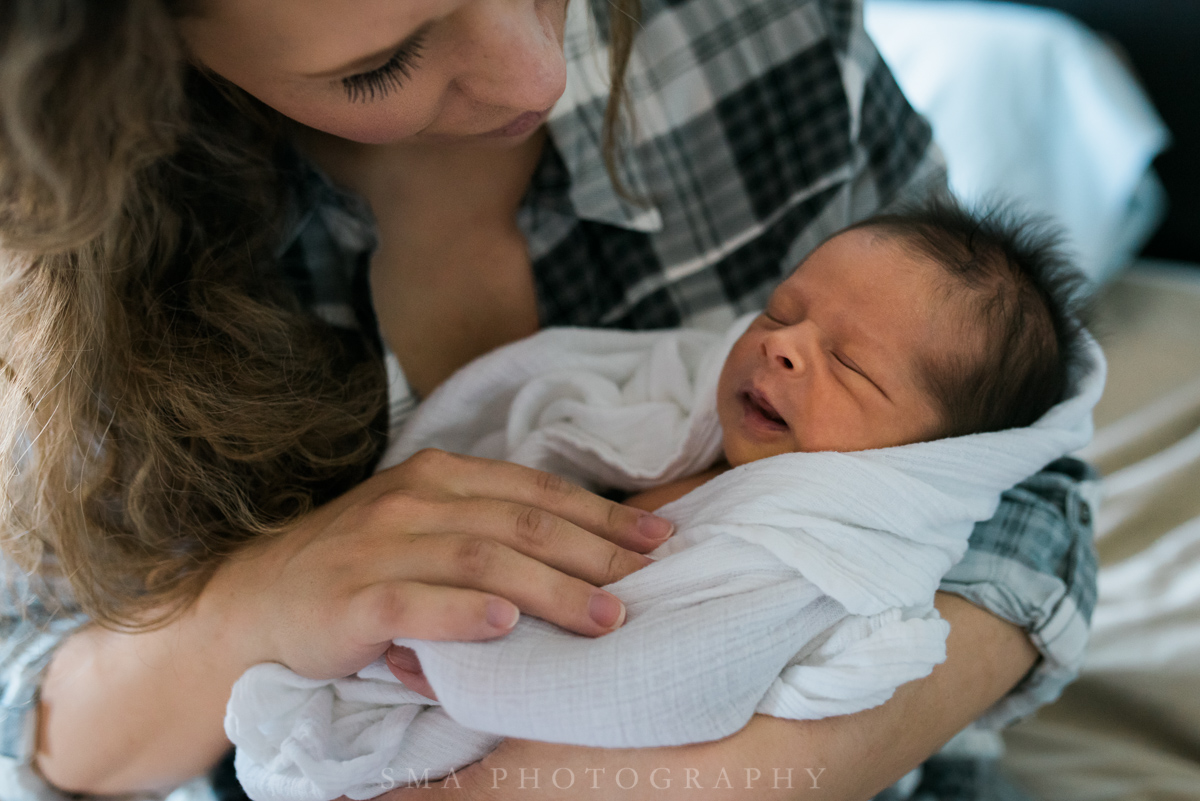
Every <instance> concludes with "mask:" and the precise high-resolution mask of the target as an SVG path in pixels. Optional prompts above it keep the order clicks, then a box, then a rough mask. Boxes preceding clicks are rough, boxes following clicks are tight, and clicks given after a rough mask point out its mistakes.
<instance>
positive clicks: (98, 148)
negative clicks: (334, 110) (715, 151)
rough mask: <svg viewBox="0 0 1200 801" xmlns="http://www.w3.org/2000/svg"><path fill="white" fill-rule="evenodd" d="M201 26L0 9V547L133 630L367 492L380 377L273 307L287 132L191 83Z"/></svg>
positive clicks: (156, 12) (625, 5) (279, 305)
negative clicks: (282, 534)
mask: <svg viewBox="0 0 1200 801" xmlns="http://www.w3.org/2000/svg"><path fill="white" fill-rule="evenodd" d="M611 5H612V6H613V7H614V9H615V11H614V13H612V15H611V18H610V21H609V31H608V36H609V42H610V57H611V60H612V63H611V66H612V72H613V77H614V86H615V87H617V89H616V90H615V91H614V93H613V97H612V99H611V101H610V108H611V109H614V111H612V112H611V113H610V119H606V125H605V152H606V159H607V160H608V161H609V163H610V164H614V165H615V155H614V154H615V152H616V147H617V143H616V140H617V133H616V132H617V128H618V122H619V119H618V114H617V112H616V111H615V109H619V108H620V106H621V103H622V98H623V92H622V90H621V87H622V86H623V77H624V72H625V65H626V63H627V62H628V57H629V52H630V46H631V43H632V39H633V32H634V27H635V25H636V19H637V16H638V10H639V8H638V3H637V2H628V0H625V1H622V2H615V3H612V4H611ZM195 10H196V9H195V8H193V7H191V4H190V3H186V0H184V2H181V0H8V1H7V2H5V3H3V4H2V5H0V245H2V246H3V249H4V251H3V255H2V258H0V370H2V371H3V377H2V378H0V477H2V480H3V490H2V495H0V504H2V505H0V547H2V548H3V552H4V553H5V555H6V556H7V557H8V558H9V560H10V561H11V562H13V563H15V564H16V565H17V566H19V568H20V569H22V570H23V571H24V572H25V573H26V574H28V575H30V576H37V577H44V578H51V579H53V578H58V579H62V580H65V581H66V582H67V583H68V585H69V593H70V595H71V596H72V599H73V601H74V602H75V603H77V604H78V605H79V606H80V607H81V608H82V609H83V611H85V612H86V613H87V614H88V615H90V616H91V617H92V618H93V619H94V620H96V621H98V622H99V623H101V624H102V625H107V626H110V627H118V628H126V629H144V628H149V627H153V626H157V625H161V624H163V623H165V622H167V621H168V620H170V619H171V618H172V617H173V616H174V615H175V614H177V613H178V612H179V611H181V610H182V609H184V608H186V606H187V605H188V604H190V603H191V602H192V601H193V600H194V599H195V597H196V596H197V594H198V593H199V592H200V590H201V589H202V588H203V586H204V584H205V583H206V582H207V580H208V578H209V577H210V576H211V574H212V572H213V570H214V569H215V568H216V566H217V565H218V564H219V563H220V561H221V560H222V559H224V558H226V557H227V556H228V555H229V554H231V553H233V552H234V551H235V550H237V549H238V548H239V547H240V546H242V545H243V544H245V543H246V542H248V541H250V540H252V539H254V538H257V537H262V536H269V535H271V534H272V533H274V532H278V531H280V530H282V529H283V528H285V527H286V526H288V525H289V524H290V523H291V522H292V521H294V520H295V519H296V518H297V517H298V516H300V515H302V514H304V513H305V512H307V511H309V510H310V509H311V508H312V507H313V506H314V505H317V504H320V503H322V502H324V501H326V500H328V499H331V498H333V497H336V495H338V494H341V493H342V492H344V491H345V490H346V489H348V488H349V487H350V486H352V485H353V484H355V483H357V482H358V481H360V480H362V479H363V478H364V477H365V476H367V475H368V474H369V472H370V470H371V468H372V466H373V463H374V461H375V459H376V457H377V454H378V452H379V446H380V443H381V437H382V428H383V424H384V420H383V418H382V414H383V412H384V407H385V400H386V391H385V385H384V380H383V374H382V369H381V366H380V363H379V360H378V358H377V357H376V355H375V354H374V353H373V352H371V350H370V348H369V347H367V346H365V344H364V343H363V342H360V341H358V340H356V339H348V338H347V337H345V336H341V335H338V334H337V333H336V331H335V329H332V328H330V327H329V326H326V325H324V324H323V323H321V322H319V321H318V320H316V319H315V318H313V317H312V316H311V315H309V314H306V313H305V312H304V310H303V309H301V308H300V307H299V305H298V304H297V303H296V301H295V300H294V299H293V298H291V297H290V296H289V295H288V294H287V293H286V292H284V291H282V289H281V286H282V282H281V281H280V276H279V275H278V274H277V269H276V264H275V261H274V257H273V253H274V248H275V246H276V245H277V243H278V241H279V236H280V233H281V232H280V229H279V225H280V220H281V216H282V214H281V212H282V203H283V194H282V193H283V187H281V185H280V179H279V171H278V167H277V163H278V162H277V158H278V156H279V153H280V151H281V149H282V148H283V147H285V146H286V126H285V124H284V121H282V120H281V119H280V118H279V117H278V115H276V114H275V113H274V112H271V111H269V110H267V109H265V108H264V107H262V106H260V105H258V104H256V103H255V102H254V101H252V100H250V99H249V98H248V97H247V96H245V95H244V94H242V93H240V91H238V90H236V89H234V88H233V87H230V86H228V85H224V84H222V82H221V81H220V80H219V79H214V78H212V77H210V76H206V75H204V74H203V73H202V72H201V71H199V70H197V69H194V68H192V67H190V66H189V65H188V64H187V62H186V60H185V58H184V55H183V51H182V48H181V46H180V43H179V40H178V37H177V34H176V31H175V23H174V19H175V18H176V17H178V16H180V15H182V14H184V13H194V12H195ZM52 583H53V582H52ZM60 583H61V582H60ZM43 600H50V601H57V602H60V603H61V602H62V600H63V598H61V597H59V598H51V599H43Z"/></svg>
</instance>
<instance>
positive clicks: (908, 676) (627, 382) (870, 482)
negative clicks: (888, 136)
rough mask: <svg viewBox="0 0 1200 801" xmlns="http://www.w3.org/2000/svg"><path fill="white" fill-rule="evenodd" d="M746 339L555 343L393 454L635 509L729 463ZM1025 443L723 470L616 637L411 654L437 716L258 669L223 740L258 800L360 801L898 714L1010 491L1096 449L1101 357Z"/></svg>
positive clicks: (510, 359)
mask: <svg viewBox="0 0 1200 801" xmlns="http://www.w3.org/2000/svg"><path fill="white" fill-rule="evenodd" d="M748 322H749V319H748V318H747V319H743V320H742V321H739V323H738V324H736V325H735V326H734V328H733V329H732V330H731V331H729V332H728V333H727V334H726V335H725V336H724V337H721V336H717V335H713V334H706V333H701V332H695V331H690V332H689V331H666V332H648V333H628V332H612V331H595V330H583V329H558V330H548V331H545V332H542V333H541V334H538V335H536V336H534V337H532V338H530V339H528V340H524V341H521V342H518V343H515V344H513V345H510V346H508V347H505V348H502V349H500V350H498V351H496V352H494V353H492V354H490V355H488V356H486V357H484V358H482V359H480V360H478V361H476V362H474V363H472V364H471V365H468V366H467V367H466V368H464V369H463V370H461V371H460V372H459V373H457V374H456V375H455V376H453V377H452V378H450V379H449V380H448V381H447V382H446V383H445V384H444V385H443V386H442V387H441V388H440V389H438V391H437V392H435V393H434V394H433V395H431V396H430V398H429V399H428V400H426V401H425V403H424V404H423V405H422V406H421V408H420V409H419V410H418V411H417V413H416V414H415V415H414V417H413V419H412V420H411V421H410V423H409V425H408V426H407V427H406V428H405V430H404V431H403V433H402V435H401V436H400V437H399V439H398V440H397V441H396V442H394V443H392V445H391V447H390V448H389V450H388V454H387V456H386V457H385V460H384V466H387V465H389V464H396V463H398V462H400V461H401V460H403V459H404V458H406V457H407V456H409V455H411V454H413V453H415V452H416V451H417V450H420V449H421V448H424V447H430V446H437V447H441V448H443V449H447V450H452V451H457V452H460V453H470V454H475V455H481V456H488V457H493V458H507V459H511V460H514V461H518V462H521V463H524V464H527V465H530V466H534V467H540V468H542V469H547V470H551V471H553V472H556V473H559V474H562V475H565V476H568V477H570V478H572V479H573V480H576V481H579V482H580V483H583V484H585V485H588V486H592V487H597V486H611V487H621V488H625V489H640V488H645V487H650V486H654V485H657V484H660V483H663V482H665V481H669V480H672V479H675V478H679V477H683V476H687V475H691V474H694V473H696V472H698V471H700V470H702V469H704V468H706V467H707V466H709V465H710V464H711V463H712V462H713V461H714V460H715V459H716V458H717V457H718V456H719V453H720V429H719V425H718V423H717V418H716V409H715V398H716V392H715V390H716V382H717V377H718V375H719V372H720V368H721V365H722V363H723V361H724V358H725V355H726V353H727V352H728V350H729V347H730V346H731V345H732V342H733V340H734V339H736V337H737V336H738V335H739V334H740V333H741V331H742V330H744V328H745V326H746V325H747V323H748ZM1092 353H1093V358H1094V365H1095V369H1093V370H1091V372H1090V374H1089V375H1088V376H1087V377H1086V378H1084V379H1082V380H1081V382H1080V384H1079V386H1080V389H1079V392H1078V393H1077V394H1076V396H1075V397H1074V398H1073V399H1071V400H1069V401H1067V402H1064V403H1062V404H1060V405H1059V406H1057V407H1055V408H1054V409H1053V410H1051V411H1050V412H1049V413H1048V414H1047V415H1046V416H1045V417H1043V418H1042V419H1041V420H1039V421H1038V422H1037V423H1036V424H1035V425H1034V426H1032V427H1030V428H1027V429H1016V430H1010V431H1005V432H999V433H993V434H982V435H973V436H967V437H959V438H955V439H949V440H941V441H937V442H929V443H918V444H914V445H906V446H903V447H897V448H888V449H883V450H874V451H861V452H855V453H797V454H786V455H783V456H778V457H773V458H770V459H765V460H762V461H759V462H755V463H752V464H748V465H744V466H741V467H739V468H736V469H734V470H731V471H729V472H727V473H725V474H723V475H721V476H719V477H717V478H716V479H714V480H712V481H710V482H708V483H707V484H705V485H703V486H702V487H700V488H699V489H697V490H695V491H693V492H692V493H690V494H688V495H687V496H685V497H683V498H681V499H680V500H678V501H675V502H674V503H671V504H669V505H667V506H665V507H663V508H662V509H661V510H660V511H659V514H661V515H663V516H664V517H667V518H669V519H671V520H673V521H674V522H675V523H676V526H677V531H676V534H675V535H674V536H673V537H672V538H671V539H670V540H668V542H667V543H666V544H665V545H663V546H662V547H661V548H659V549H658V550H657V551H655V552H654V554H653V556H654V557H655V559H656V560H657V561H656V562H655V563H654V564H652V565H650V566H648V567H646V568H644V569H642V570H640V571H638V572H637V573H634V574H632V575H630V576H628V577H626V578H624V579H622V580H621V581H618V582H616V583H614V584H612V585H609V587H608V589H609V590H610V591H611V592H613V593H614V594H615V595H617V596H618V597H620V598H621V599H622V600H623V601H624V602H625V604H626V608H627V610H628V615H627V619H626V623H625V625H624V626H623V627H622V628H621V629H619V630H617V631H615V632H613V633H611V634H608V635H606V636H604V637H600V638H597V639H589V638H585V637H581V636H577V635H574V634H570V633H567V632H565V631H563V630H561V629H558V628H557V627H555V626H553V625H550V624H548V623H545V622H543V621H540V620H537V619H533V618H529V617H523V618H522V619H521V621H520V622H519V623H518V624H517V627H516V629H515V630H514V631H513V632H512V633H510V634H509V635H507V636H505V637H503V638H500V639H498V640H494V641H491V642H486V643H446V642H423V641H417V640H397V643H399V644H402V645H407V646H409V647H411V648H413V649H414V650H415V651H416V652H417V654H418V655H419V657H420V659H421V664H422V666H423V668H424V670H425V674H426V676H427V678H428V679H429V682H430V684H431V685H432V686H433V688H434V689H435V691H436V692H437V694H438V697H439V699H440V704H435V703H432V702H430V701H429V699H427V698H424V697H423V696H420V695H418V694H416V693H414V692H412V691H410V690H407V689H406V688H404V687H403V686H402V685H400V684H399V683H398V682H397V681H396V680H395V679H394V678H393V677H392V675H391V674H390V672H389V671H388V670H387V668H386V666H385V665H384V664H383V663H382V662H377V663H375V664H373V665H371V666H369V667H368V668H366V669H364V670H363V671H361V672H360V673H359V674H358V675H357V676H355V677H350V678H346V679H340V680H336V681H314V680H309V679H304V678H302V677H299V676H296V675H295V674H293V673H291V672H290V671H288V670H287V669H286V668H284V667H282V666H280V665H275V664H267V665H260V666H257V667H255V668H252V669H251V670H250V671H248V672H247V673H246V674H245V675H244V676H243V677H242V678H241V679H240V680H239V681H238V683H237V684H236V685H235V687H234V690H233V695H232V697H231V699H230V703H229V708H228V713H227V716H226V731H227V733H228V734H229V737H230V739H231V740H232V741H233V742H234V744H235V745H236V746H237V747H238V752H237V759H236V765H237V770H238V776H239V779H240V780H241V782H242V784H243V785H244V786H245V788H246V790H247V792H248V793H249V795H250V797H251V798H253V799H255V801H268V799H270V800H271V801H275V799H279V801H283V800H284V799H288V800H289V801H307V800H308V799H312V800H313V801H316V800H317V799H331V798H334V797H337V796H339V795H347V796H349V797H351V798H355V799H363V798H370V797H373V796H375V795H378V794H379V793H381V792H384V791H386V790H388V789H391V788H393V787H395V786H398V785H401V784H405V783H408V782H410V781H413V780H418V779H420V778H421V777H422V776H428V777H430V778H432V777H436V776H441V775H446V774H447V773H449V772H450V771H451V770H454V769H456V768H459V767H461V766H463V765H466V764H469V763H470V762H473V761H475V760H477V759H479V758H480V757H482V756H483V755H484V754H486V753H487V752H488V751H489V750H490V749H491V748H493V747H494V746H495V744H496V743H497V742H498V741H499V740H500V739H501V738H502V737H523V738H529V739H536V740H546V741H556V742H565V743H575V744H580V745H590V746H608V747H642V746H658V745H675V744H681V743H688V742H698V741H705V740H713V739H718V738H721V737H724V736H727V735H729V734H731V733H733V732H735V731H737V730H739V729H740V728H742V727H743V726H744V725H745V724H746V722H747V721H748V720H749V719H750V717H751V716H752V715H753V714H754V713H755V712H762V713H766V714H770V715H775V716H779V717H787V718H796V719H806V718H819V717H826V716H830V715H839V714H846V713H851V712H855V711H858V710H861V709H865V708H868V707H872V706H876V705H878V704H880V703H883V702H884V701H886V700H887V699H888V698H889V697H891V695H892V693H893V691H894V690H895V688H896V687H897V686H899V685H900V684H903V683H905V682H907V681H911V680H913V679H916V678H919V677H921V676H924V675H927V674H928V673H929V672H930V671H931V670H932V668H933V666H934V665H936V664H937V663H939V662H941V661H942V660H943V659H944V658H945V637H946V634H947V631H948V627H947V626H946V624H945V622H944V621H942V620H940V618H939V617H938V615H937V612H936V611H935V610H934V608H933V605H932V602H933V595H934V592H935V590H936V589H937V586H938V582H939V580H940V578H941V576H942V575H943V574H944V573H945V572H946V571H947V570H948V569H949V568H950V567H951V566H952V565H953V564H954V562H955V561H957V560H958V559H959V558H960V557H961V556H962V554H963V552H964V551H965V549H966V543H967V538H968V536H969V534H970V532H971V529H972V526H973V525H974V523H975V522H977V521H979V520H985V519H987V518H989V517H990V516H991V515H992V514H993V513H994V512H995V509H996V506H997V504H998V501H999V495H1000V493H1001V492H1002V491H1003V490H1004V489H1006V488H1008V487H1010V486H1012V485H1013V484H1015V483H1017V482H1018V481H1020V480H1021V479H1023V478H1025V477H1026V476H1028V475H1030V474H1032V473H1034V472H1036V471H1037V470H1038V469H1040V468H1041V467H1042V466H1044V465H1045V464H1047V463H1048V462H1050V461H1052V460H1053V459H1055V458H1057V457H1059V456H1061V455H1063V454H1065V453H1068V452H1070V451H1073V450H1075V449H1077V448H1079V447H1082V446H1083V445H1084V444H1085V443H1086V442H1087V441H1088V439H1089V438H1090V436H1091V408H1092V406H1093V405H1094V404H1095V402H1096V400H1097V399H1098V397H1099V395H1100V392H1101V389H1102V387H1103V381H1104V362H1103V356H1102V355H1101V354H1100V351H1099V349H1098V348H1096V347H1094V346H1093V349H1092Z"/></svg>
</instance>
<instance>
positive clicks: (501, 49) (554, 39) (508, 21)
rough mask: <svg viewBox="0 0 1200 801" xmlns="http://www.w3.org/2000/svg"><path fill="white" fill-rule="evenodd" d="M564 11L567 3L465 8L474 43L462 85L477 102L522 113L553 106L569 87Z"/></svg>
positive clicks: (503, 1) (532, 1) (516, 1)
mask: <svg viewBox="0 0 1200 801" xmlns="http://www.w3.org/2000/svg"><path fill="white" fill-rule="evenodd" d="M565 13H566V11H565V3H563V4H560V3H545V2H540V0H473V2H471V3H469V4H468V5H467V6H466V7H465V8H464V9H463V11H462V14H463V17H462V18H461V22H462V24H463V26H464V30H463V32H464V34H465V39H464V41H467V42H469V43H470V46H469V49H467V50H464V51H463V56H464V62H463V65H462V70H461V72H460V73H459V76H458V78H457V83H458V87H459V89H460V90H461V91H462V92H463V93H464V94H466V95H467V96H468V97H470V98H471V99H472V100H473V101H475V102H476V103H480V104H482V105H487V106H495V107H499V108H505V109H512V110H514V111H518V112H528V111H545V110H546V109H548V108H550V107H551V106H553V105H554V104H555V103H556V102H557V101H558V99H559V98H560V97H561V96H562V93H563V91H564V90H565V89H566V85H567V67H566V60H565V59H564V57H563V48H562V42H561V40H560V36H561V33H562V26H563V23H564V15H565Z"/></svg>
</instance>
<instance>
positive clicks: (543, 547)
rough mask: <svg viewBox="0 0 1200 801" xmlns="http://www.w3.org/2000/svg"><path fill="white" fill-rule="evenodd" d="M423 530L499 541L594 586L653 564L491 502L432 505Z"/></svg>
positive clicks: (529, 510)
mask: <svg viewBox="0 0 1200 801" xmlns="http://www.w3.org/2000/svg"><path fill="white" fill-rule="evenodd" d="M426 510H427V511H426V516H425V517H424V518H423V519H422V520H421V521H420V524H421V526H422V528H421V531H423V532H426V533H428V534H438V535H448V534H449V535H457V534H461V535H466V536H468V537H477V538H480V539H484V538H486V539H489V540H493V541H495V542H500V543H503V544H505V545H507V546H508V547H510V548H512V549H513V550H514V551H518V552H520V553H523V554H525V555H526V556H530V557H533V558H534V559H536V560H538V561H539V562H542V563H544V564H546V565H549V566H550V567H552V568H555V569H556V570H560V571H562V572H563V573H566V574H567V575H569V576H574V577H575V578H579V579H583V580H584V581H586V582H589V583H591V584H593V585H596V586H603V585H605V584H612V583H613V582H614V581H619V580H620V579H623V578H625V577H626V576H628V575H629V574H630V573H633V572H635V571H637V570H641V569H642V568H643V567H645V566H646V565H647V564H649V563H650V559H649V558H648V557H646V556H643V555H642V554H640V553H635V552H634V551H630V550H626V549H625V548H622V547H621V546H619V545H617V544H615V543H613V542H610V541H608V540H605V539H601V538H600V537H597V536H595V535H593V534H592V533H590V532H589V531H587V530H585V529H583V528H580V527H579V526H577V525H576V524H574V523H572V522H570V521H569V520H566V519H565V518H562V517H559V516H558V515H556V514H554V513H553V512H549V511H546V510H545V509H540V508H538V507H536V506H527V505H524V504H520V503H513V502H511V501H499V500H493V499H490V498H466V499H462V500H455V501H448V502H441V503H433V504H429V505H428V506H427V507H426Z"/></svg>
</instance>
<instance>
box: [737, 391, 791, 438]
mask: <svg viewBox="0 0 1200 801" xmlns="http://www.w3.org/2000/svg"><path fill="white" fill-rule="evenodd" d="M742 403H744V404H745V405H746V410H747V411H749V412H750V413H751V414H757V415H758V416H760V417H762V418H763V419H764V420H766V421H767V422H769V423H772V424H774V425H776V426H779V427H781V428H787V423H786V422H785V421H784V419H783V418H782V417H780V416H779V412H777V411H775V407H773V406H772V405H771V404H770V403H768V402H767V399H766V398H764V397H763V396H762V395H761V394H759V393H758V392H757V391H755V390H752V389H751V390H747V391H746V392H743V393H742Z"/></svg>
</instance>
